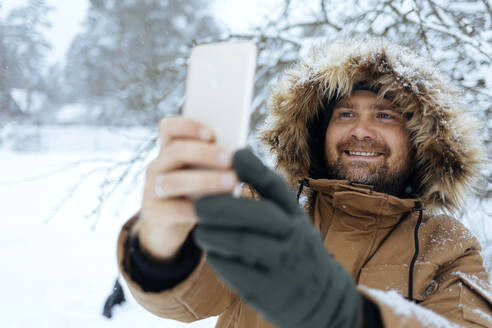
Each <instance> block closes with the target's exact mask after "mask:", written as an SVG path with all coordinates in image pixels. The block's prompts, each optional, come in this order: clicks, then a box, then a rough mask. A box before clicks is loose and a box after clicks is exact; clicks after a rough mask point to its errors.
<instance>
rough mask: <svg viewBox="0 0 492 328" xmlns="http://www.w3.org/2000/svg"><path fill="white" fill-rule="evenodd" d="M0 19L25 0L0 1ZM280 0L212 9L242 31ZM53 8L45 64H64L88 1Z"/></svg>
mask: <svg viewBox="0 0 492 328" xmlns="http://www.w3.org/2000/svg"><path fill="white" fill-rule="evenodd" d="M0 1H1V3H0V17H2V18H4V17H5V16H6V15H7V13H8V12H9V11H10V10H11V9H12V8H14V7H18V6H22V5H25V4H26V3H27V0H0ZM280 1H281V0H270V1H264V0H248V1H238V0H215V1H214V4H213V7H212V10H214V12H215V13H216V14H217V17H219V20H220V21H222V22H223V23H224V24H225V25H226V26H228V27H229V28H231V29H233V30H234V31H235V32H239V31H244V30H246V29H247V28H248V27H249V26H251V25H253V24H259V23H261V22H262V21H264V20H265V17H266V16H267V15H268V14H269V13H271V10H272V9H274V8H275V7H278V3H279V2H280ZM46 3H47V4H48V5H49V6H51V7H53V10H52V12H51V14H50V16H49V18H50V20H51V24H52V26H51V28H50V29H49V30H47V31H46V38H47V40H48V41H49V42H50V43H51V45H52V50H51V52H50V53H49V55H48V58H47V60H48V62H49V63H55V62H57V61H59V62H63V61H64V57H65V53H66V51H67V49H68V47H69V46H70V42H71V40H72V39H73V37H74V36H75V35H76V34H77V32H78V31H79V29H80V28H81V27H82V26H81V24H82V23H83V21H84V19H85V16H86V13H87V9H88V5H89V2H88V1H87V0H46Z"/></svg>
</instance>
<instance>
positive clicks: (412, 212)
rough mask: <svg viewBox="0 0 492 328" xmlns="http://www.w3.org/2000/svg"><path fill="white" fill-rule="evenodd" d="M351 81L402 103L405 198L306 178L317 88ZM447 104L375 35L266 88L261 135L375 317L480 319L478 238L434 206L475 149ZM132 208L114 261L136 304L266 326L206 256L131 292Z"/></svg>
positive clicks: (419, 323) (485, 288) (340, 92)
mask: <svg viewBox="0 0 492 328" xmlns="http://www.w3.org/2000/svg"><path fill="white" fill-rule="evenodd" d="M360 83H365V84H366V85H368V84H369V86H370V87H371V88H373V89H377V90H379V92H380V93H381V95H384V96H385V97H386V98H388V99H391V100H393V101H394V102H395V103H396V104H397V105H399V106H400V107H401V108H404V109H406V110H407V111H408V112H409V113H411V116H410V117H411V118H410V120H409V121H408V123H407V129H408V131H409V133H410V136H411V140H412V144H413V147H414V150H415V154H416V156H417V160H418V161H417V169H418V170H417V172H418V174H417V175H416V177H415V179H417V181H418V183H419V187H418V190H416V191H415V194H416V195H415V198H397V197H394V196H390V195H386V194H382V193H378V192H374V191H373V190H372V187H371V186H365V185H359V184H352V183H348V182H347V181H339V180H328V179H322V178H321V179H312V178H310V177H309V175H310V168H311V164H312V163H311V156H310V152H312V149H310V145H309V142H308V140H309V138H310V133H311V131H309V127H310V126H312V125H311V122H313V121H316V120H318V119H319V116H320V115H319V112H320V111H321V110H323V106H324V104H326V103H327V99H328V102H329V100H330V99H331V98H333V97H344V96H347V95H349V94H350V92H351V90H352V87H353V86H354V85H356V84H360ZM459 104H460V101H459V94H458V93H457V92H456V91H455V90H454V89H452V88H451V87H450V86H449V84H448V82H446V81H445V79H444V78H443V77H442V76H440V75H439V74H438V73H437V72H436V69H435V68H434V67H432V66H430V64H429V63H427V62H425V61H424V60H423V59H420V58H419V57H417V56H415V55H414V54H413V53H412V52H411V51H409V50H408V49H406V48H402V47H399V46H395V45H391V44H388V43H386V42H385V41H383V40H379V39H378V40H375V39H370V40H366V41H353V40H349V39H346V40H342V41H337V42H335V43H332V44H325V45H321V46H319V47H317V48H315V49H314V50H313V51H312V52H311V53H310V54H309V55H308V56H307V57H306V58H304V59H302V60H301V61H300V62H299V63H298V64H297V65H295V66H294V67H292V68H291V69H290V70H288V71H287V72H285V74H284V75H283V76H282V77H281V78H280V80H279V81H278V83H277V86H276V87H275V88H274V89H273V90H272V95H271V102H270V106H271V113H270V116H269V119H268V125H267V126H266V128H265V129H264V131H263V132H262V140H263V141H265V142H266V143H267V144H268V145H270V147H271V150H272V153H273V154H274V156H275V160H276V165H277V168H278V169H279V170H280V171H281V172H282V173H283V174H284V176H285V177H286V179H287V180H288V181H289V183H290V184H291V186H292V187H293V188H295V187H296V183H297V181H298V180H299V179H303V181H306V188H304V193H305V194H306V195H307V198H308V204H307V208H308V212H309V213H310V215H311V218H312V220H313V223H314V225H315V226H316V227H317V228H318V229H319V230H320V231H321V233H322V235H323V236H324V242H325V245H326V247H327V250H328V251H329V252H330V253H331V254H333V256H334V257H335V258H336V259H337V260H338V261H340V263H341V264H342V265H343V266H344V268H345V269H346V270H347V271H348V272H349V273H350V274H351V275H352V277H353V278H354V281H355V282H356V283H357V285H358V290H359V291H360V292H361V293H362V294H363V295H364V296H366V297H367V298H369V299H370V300H371V301H372V302H374V303H375V304H376V305H377V306H378V308H379V310H380V313H381V316H382V320H383V323H384V326H385V327H452V326H453V325H456V326H458V327H459V326H464V327H492V295H491V288H490V285H489V283H488V281H489V276H488V273H487V272H486V271H485V269H484V266H483V263H482V258H481V256H480V250H481V249H480V244H479V242H478V241H477V239H476V238H475V237H474V236H473V235H472V234H471V233H470V232H469V231H468V230H467V229H466V228H465V227H464V226H463V225H462V224H461V223H460V222H459V221H457V220H455V219H453V218H451V217H449V216H447V215H445V214H438V213H440V212H441V213H443V212H453V211H457V210H459V208H460V206H462V204H463V197H464V195H466V194H467V193H469V192H470V188H469V186H471V185H474V182H475V180H476V178H477V176H478V171H479V165H480V163H481V161H482V157H483V155H482V154H483V149H482V148H481V147H480V143H479V142H477V140H476V136H475V135H474V131H475V130H474V129H475V127H474V125H473V120H472V119H471V118H470V117H469V116H467V115H468V114H467V113H466V112H465V111H464V109H463V107H462V106H460V105H459ZM249 197H256V195H254V193H252V194H250V195H249ZM418 202H421V203H422V204H423V205H424V207H425V208H426V210H424V211H423V215H422V212H419V211H416V208H415V207H416V204H418ZM419 216H421V217H420V218H419ZM136 219H137V218H133V219H131V220H130V221H129V222H127V223H126V224H125V226H124V227H123V229H122V231H121V234H120V236H119V240H118V262H119V264H120V269H121V271H122V274H123V276H124V277H125V279H126V281H127V283H128V286H129V288H130V290H131V292H132V293H133V295H134V296H135V298H136V299H137V301H138V302H139V303H140V304H142V305H143V306H144V307H146V308H147V309H148V310H149V311H151V312H153V313H155V314H156V315H159V316H163V317H166V318H172V319H175V320H180V321H184V322H191V321H195V320H199V319H202V318H206V317H209V316H215V315H219V319H218V321H217V325H216V327H219V328H227V327H231V328H232V327H235V328H246V327H248V328H250V327H258V328H266V327H273V326H272V325H270V324H269V323H267V322H266V321H264V320H263V319H262V318H261V317H260V316H259V315H258V314H257V313H255V312H254V311H253V310H252V309H250V308H249V307H248V305H247V304H245V303H244V302H242V301H241V300H240V299H239V298H238V297H237V296H236V294H235V293H234V292H232V291H231V290H229V289H228V288H227V287H226V286H225V285H224V284H223V283H222V282H221V281H219V280H218V278H217V277H216V275H215V274H214V273H213V271H212V270H211V269H210V267H209V266H208V265H207V263H206V256H204V257H203V258H202V260H201V261H200V264H199V265H198V266H197V268H196V269H195V270H194V271H193V273H192V274H191V275H190V276H189V277H188V278H187V279H186V280H185V281H183V282H181V283H179V284H178V285H177V286H175V287H174V288H172V289H169V290H165V291H162V292H157V293H154V292H145V291H143V290H142V289H141V287H140V286H139V285H138V284H137V283H136V282H134V281H132V279H131V277H130V275H129V273H128V270H130V268H129V263H128V262H129V261H128V252H127V249H126V248H125V244H126V241H127V240H128V237H129V231H131V227H132V226H133V224H134V222H135V220H136ZM420 221H421V224H419V223H420ZM416 231H417V234H418V246H419V250H418V252H416V248H415V246H416V245H417V244H416V242H415V240H414V236H415V232H416ZM414 256H416V258H415V261H412V259H413V258H414ZM412 262H413V263H412ZM411 267H412V268H411ZM410 272H411V273H410ZM409 285H410V286H411V288H409ZM409 294H412V297H411V298H412V301H409V300H407V298H409V296H410V295H409Z"/></svg>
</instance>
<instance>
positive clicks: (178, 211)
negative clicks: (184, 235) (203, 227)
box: [140, 197, 198, 228]
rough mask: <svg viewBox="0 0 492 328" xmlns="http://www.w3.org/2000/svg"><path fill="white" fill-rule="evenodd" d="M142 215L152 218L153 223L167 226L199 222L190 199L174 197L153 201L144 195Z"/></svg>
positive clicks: (186, 225) (185, 225) (188, 224)
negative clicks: (163, 200) (162, 200)
mask: <svg viewBox="0 0 492 328" xmlns="http://www.w3.org/2000/svg"><path fill="white" fill-rule="evenodd" d="M140 212H141V217H145V218H151V219H150V220H149V219H147V220H146V221H152V224H154V225H155V226H157V225H158V226H159V227H164V228H167V227H169V226H178V225H183V226H184V227H188V226H190V225H194V224H196V223H197V222H198V217H197V216H196V212H195V210H194V208H193V203H192V202H191V201H189V200H185V199H179V198H173V199H169V200H166V201H165V202H161V201H158V202H156V201H151V200H148V199H147V198H145V197H144V200H143V203H142V209H141V210H140Z"/></svg>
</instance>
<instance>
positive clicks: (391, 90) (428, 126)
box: [260, 39, 485, 212]
mask: <svg viewBox="0 0 492 328" xmlns="http://www.w3.org/2000/svg"><path fill="white" fill-rule="evenodd" d="M360 82H363V83H366V84H368V86H369V87H373V88H375V89H378V90H379V95H380V96H381V97H383V96H384V97H387V98H389V99H392V100H393V101H394V103H395V104H397V105H398V106H400V107H401V108H404V109H405V111H407V112H410V113H412V118H411V119H410V120H409V121H408V122H407V124H406V128H407V129H408V131H409V134H410V138H411V142H412V144H413V146H414V149H415V151H416V162H417V170H418V174H419V179H420V181H421V188H420V193H419V197H421V198H422V199H423V200H424V201H425V203H426V206H427V208H429V209H441V210H447V211H448V212H456V211H459V210H460V209H461V207H462V205H463V204H462V202H463V201H464V196H466V195H467V194H469V193H470V191H471V189H473V186H476V182H477V181H476V179H477V178H478V177H479V174H480V166H481V164H482V162H483V159H484V156H485V150H484V149H483V148H482V143H481V142H480V139H479V137H478V135H477V133H476V132H477V123H476V121H475V120H474V119H473V118H472V117H471V116H470V115H469V114H468V113H466V111H465V110H464V106H463V104H462V103H461V99H460V97H461V94H460V93H459V92H458V91H457V90H456V89H455V88H453V87H452V86H451V83H450V81H449V80H448V79H446V78H445V77H444V76H442V75H441V74H440V73H439V72H438V71H437V69H436V67H435V66H433V65H432V63H429V61H428V60H427V59H425V58H423V57H419V56H417V55H416V54H415V53H413V52H412V51H411V50H409V49H407V48H404V47H401V46H398V45H395V44H391V43H389V42H387V41H385V40H383V39H366V40H353V39H343V40H338V41H335V42H334V43H331V44H328V43H324V44H321V45H318V46H316V47H313V48H312V49H311V51H310V53H309V54H308V56H306V58H303V59H301V60H300V61H299V62H298V63H297V64H295V65H294V66H293V67H292V68H290V69H288V70H287V71H286V72H284V74H283V75H282V76H281V77H280V79H279V81H278V82H277V84H276V86H275V87H274V88H273V89H272V92H271V95H270V101H269V108H270V114H269V117H268V118H267V120H266V125H265V126H264V128H263V129H262V131H261V133H260V140H261V141H262V142H263V143H265V144H266V145H268V146H269V148H270V151H271V153H272V154H273V155H274V158H275V163H276V166H277V168H278V169H279V170H280V171H281V172H282V173H283V174H284V175H285V176H286V178H287V180H288V182H289V184H290V185H291V187H292V188H295V186H296V183H297V180H298V179H300V178H302V177H306V176H308V171H309V167H310V159H309V158H310V157H309V146H308V135H309V133H308V130H307V127H306V125H307V123H308V122H310V121H312V120H317V119H318V116H319V110H320V109H321V108H322V106H323V103H326V99H332V98H333V97H340V98H341V97H346V96H349V95H350V94H351V92H352V88H353V86H354V85H355V84H357V83H360Z"/></svg>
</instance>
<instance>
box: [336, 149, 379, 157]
mask: <svg viewBox="0 0 492 328" xmlns="http://www.w3.org/2000/svg"><path fill="white" fill-rule="evenodd" d="M345 153H346V154H348V155H351V156H364V157H377V156H379V155H382V154H381V153H375V152H367V151H351V150H346V151H345Z"/></svg>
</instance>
